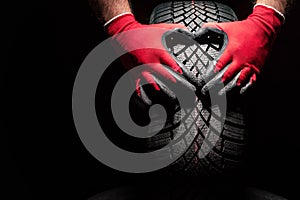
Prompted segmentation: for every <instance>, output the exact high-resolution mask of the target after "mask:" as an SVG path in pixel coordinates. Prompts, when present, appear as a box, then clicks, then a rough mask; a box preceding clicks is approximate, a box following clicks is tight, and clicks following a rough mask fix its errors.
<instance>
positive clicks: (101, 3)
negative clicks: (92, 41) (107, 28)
mask: <svg viewBox="0 0 300 200" xmlns="http://www.w3.org/2000/svg"><path fill="white" fill-rule="evenodd" d="M89 3H90V5H91V7H92V9H93V10H94V12H95V14H96V15H97V17H98V18H99V19H100V21H101V22H103V23H105V22H107V21H108V20H110V19H112V18H113V17H115V16H117V15H119V14H122V13H125V12H131V9H130V5H129V3H128V0H89Z"/></svg>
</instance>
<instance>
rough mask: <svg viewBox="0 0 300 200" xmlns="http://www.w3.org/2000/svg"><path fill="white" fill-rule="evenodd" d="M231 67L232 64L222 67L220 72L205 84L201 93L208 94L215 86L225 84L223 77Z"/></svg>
mask: <svg viewBox="0 0 300 200" xmlns="http://www.w3.org/2000/svg"><path fill="white" fill-rule="evenodd" d="M229 67H230V65H228V66H227V67H225V68H224V69H222V70H221V71H220V72H219V73H217V74H215V76H214V77H213V78H212V79H211V80H210V81H208V82H207V83H206V84H205V85H204V86H203V88H202V89H201V93H202V94H207V92H208V91H210V90H212V89H213V88H214V87H216V86H219V87H221V86H223V82H222V77H223V75H224V73H225V72H226V71H227V69H228V68H229Z"/></svg>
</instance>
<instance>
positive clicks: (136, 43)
mask: <svg viewBox="0 0 300 200" xmlns="http://www.w3.org/2000/svg"><path fill="white" fill-rule="evenodd" d="M143 28H147V29H145V30H144V31H143ZM148 28H153V31H149V29H148ZM175 28H181V29H186V27H185V26H184V25H181V24H152V25H143V24H140V23H138V22H137V21H136V20H135V18H134V16H133V15H132V14H125V15H123V16H120V17H118V18H117V19H114V20H113V21H112V22H111V23H109V24H108V25H107V26H106V30H107V33H108V35H109V36H113V38H114V40H115V41H116V42H117V45H118V48H121V49H122V50H125V51H127V52H128V53H127V54H125V56H122V57H121V61H122V63H123V65H124V67H125V68H126V69H127V70H130V69H132V68H133V67H136V66H138V65H142V64H146V65H147V66H148V68H147V69H146V70H143V71H141V72H140V74H139V75H136V77H135V84H136V90H137V92H138V94H139V95H140V94H141V86H140V85H139V83H140V82H141V78H143V79H144V81H146V82H147V83H149V84H150V85H152V86H153V88H154V89H155V90H157V91H159V90H161V89H162V88H161V87H160V85H161V84H159V83H157V80H158V79H157V75H158V76H159V77H163V78H164V79H167V80H169V81H171V82H174V83H176V82H177V81H178V79H177V78H175V77H174V75H172V74H171V73H170V71H169V70H167V69H166V68H165V67H164V66H163V65H167V66H168V67H169V68H171V69H172V70H174V71H175V72H177V73H179V74H182V70H181V68H180V67H179V66H178V64H177V63H176V61H175V60H174V59H173V58H172V57H171V55H170V54H169V53H168V52H167V51H166V50H164V47H163V45H162V42H161V41H162V36H163V34H164V33H165V32H167V31H169V30H172V29H175ZM137 29H139V30H138V31H130V30H137ZM126 31H130V32H128V34H126V33H125V34H121V35H118V34H119V33H122V32H126ZM149 46H151V47H156V48H155V49H153V48H149ZM137 48H138V49H137ZM132 49H137V50H134V51H131V50H132Z"/></svg>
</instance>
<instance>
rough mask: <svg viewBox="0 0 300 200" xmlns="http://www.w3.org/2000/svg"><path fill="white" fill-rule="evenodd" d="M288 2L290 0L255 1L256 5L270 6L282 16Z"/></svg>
mask: <svg viewBox="0 0 300 200" xmlns="http://www.w3.org/2000/svg"><path fill="white" fill-rule="evenodd" d="M289 1H292V0H257V1H256V3H261V4H266V5H269V6H272V7H273V8H275V9H276V10H278V11H279V12H281V13H282V14H285V12H286V7H287V4H288V2H289Z"/></svg>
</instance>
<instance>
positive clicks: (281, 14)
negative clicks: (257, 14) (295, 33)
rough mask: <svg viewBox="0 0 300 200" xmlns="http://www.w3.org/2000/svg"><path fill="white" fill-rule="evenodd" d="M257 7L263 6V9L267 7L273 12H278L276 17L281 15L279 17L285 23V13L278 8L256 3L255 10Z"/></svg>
mask: <svg viewBox="0 0 300 200" xmlns="http://www.w3.org/2000/svg"><path fill="white" fill-rule="evenodd" d="M257 6H262V7H265V8H267V9H271V10H273V11H274V12H276V15H279V17H280V18H281V20H282V21H283V23H284V22H285V16H284V13H283V12H282V11H281V10H279V9H277V8H276V7H274V6H271V5H268V4H264V3H256V4H255V5H254V7H253V9H255V8H256V7H257Z"/></svg>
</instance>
